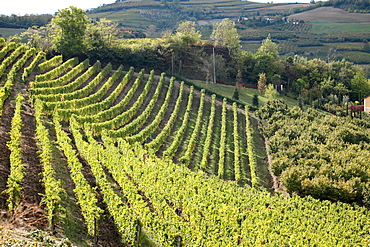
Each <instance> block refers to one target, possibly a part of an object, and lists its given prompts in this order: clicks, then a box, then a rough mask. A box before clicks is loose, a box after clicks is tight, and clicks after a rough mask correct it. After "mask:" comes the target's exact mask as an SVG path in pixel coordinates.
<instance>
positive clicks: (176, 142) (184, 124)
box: [163, 87, 194, 157]
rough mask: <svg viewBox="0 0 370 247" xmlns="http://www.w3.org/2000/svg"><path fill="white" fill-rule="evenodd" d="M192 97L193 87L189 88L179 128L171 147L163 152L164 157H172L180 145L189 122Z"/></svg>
mask: <svg viewBox="0 0 370 247" xmlns="http://www.w3.org/2000/svg"><path fill="white" fill-rule="evenodd" d="M193 97H194V87H190V93H189V97H188V103H187V106H186V110H185V114H184V117H183V120H182V123H181V126H180V128H179V129H178V131H177V132H176V135H175V136H174V138H173V141H172V143H171V145H170V146H169V147H168V148H167V149H166V150H165V151H164V152H163V155H164V156H168V157H172V156H174V154H175V153H176V151H177V149H178V147H179V145H180V144H181V141H182V139H183V138H184V134H185V130H186V127H187V125H188V122H189V117H190V113H191V108H192V105H193Z"/></svg>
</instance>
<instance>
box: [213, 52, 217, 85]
mask: <svg viewBox="0 0 370 247" xmlns="http://www.w3.org/2000/svg"><path fill="white" fill-rule="evenodd" d="M213 83H215V84H216V59H215V47H213Z"/></svg>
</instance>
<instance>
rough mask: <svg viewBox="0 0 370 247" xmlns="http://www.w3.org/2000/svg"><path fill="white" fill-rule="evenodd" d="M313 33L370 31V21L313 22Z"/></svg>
mask: <svg viewBox="0 0 370 247" xmlns="http://www.w3.org/2000/svg"><path fill="white" fill-rule="evenodd" d="M311 33H315V34H322V33H370V17H369V23H335V22H313V23H312V29H311Z"/></svg>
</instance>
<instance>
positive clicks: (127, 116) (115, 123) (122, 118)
mask: <svg viewBox="0 0 370 247" xmlns="http://www.w3.org/2000/svg"><path fill="white" fill-rule="evenodd" d="M163 78H164V76H163ZM153 79H154V71H152V72H151V74H150V76H149V79H148V81H147V83H146V84H145V87H144V89H143V91H142V92H141V94H140V96H139V97H138V98H137V99H136V101H135V103H134V104H133V105H132V106H131V108H130V109H128V110H127V111H125V112H123V113H122V114H119V115H116V116H115V117H114V118H113V119H111V120H108V121H105V122H101V123H95V124H93V125H92V127H93V131H94V133H100V132H101V131H102V130H103V129H107V130H109V131H110V132H111V134H112V135H114V136H116V137H122V136H121V133H123V134H125V133H131V132H128V130H132V129H135V128H136V127H140V125H141V123H142V122H140V121H141V120H145V118H143V117H139V118H137V119H135V120H134V121H132V122H130V123H129V124H128V125H126V126H124V127H123V128H121V129H119V130H117V131H116V132H115V131H113V130H114V129H117V128H118V127H120V126H123V125H124V124H126V123H127V122H129V121H130V120H131V119H132V118H133V117H134V116H135V114H136V113H137V112H138V111H139V110H140V107H141V106H142V104H143V103H144V100H145V98H146V96H147V94H148V93H149V89H150V87H151V85H152V82H153ZM162 84H163V81H162V80H160V82H159V83H158V85H157V90H156V91H155V93H154V96H153V98H152V100H151V101H150V103H149V105H148V107H147V109H149V108H150V107H151V105H153V101H156V100H157V98H158V95H159V91H160V88H162ZM153 107H154V105H153ZM143 114H144V113H142V115H143ZM142 115H141V116H142Z"/></svg>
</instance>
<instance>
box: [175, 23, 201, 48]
mask: <svg viewBox="0 0 370 247" xmlns="http://www.w3.org/2000/svg"><path fill="white" fill-rule="evenodd" d="M196 29H197V24H196V23H195V22H194V21H185V22H182V23H180V24H179V26H178V27H177V29H176V31H177V33H176V35H175V37H174V40H175V41H177V42H179V43H180V44H182V45H195V44H197V43H198V42H199V41H200V37H202V35H201V34H200V32H199V31H197V30H196Z"/></svg>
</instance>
